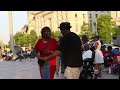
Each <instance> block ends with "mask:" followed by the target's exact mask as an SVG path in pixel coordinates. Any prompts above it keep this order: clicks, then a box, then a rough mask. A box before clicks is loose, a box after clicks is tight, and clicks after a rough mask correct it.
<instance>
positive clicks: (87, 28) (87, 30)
mask: <svg viewBox="0 0 120 90" xmlns="http://www.w3.org/2000/svg"><path fill="white" fill-rule="evenodd" d="M82 35H87V36H88V37H89V38H92V37H93V36H94V35H95V34H94V33H92V26H91V25H89V24H88V23H83V25H82V26H81V35H80V34H79V36H80V38H81V37H82Z"/></svg>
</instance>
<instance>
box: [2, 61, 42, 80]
mask: <svg viewBox="0 0 120 90" xmlns="http://www.w3.org/2000/svg"><path fill="white" fill-rule="evenodd" d="M0 79H40V73H39V68H38V64H37V62H36V61H15V62H14V61H2V62H0Z"/></svg>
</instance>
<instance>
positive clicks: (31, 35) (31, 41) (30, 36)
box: [29, 30, 38, 47]
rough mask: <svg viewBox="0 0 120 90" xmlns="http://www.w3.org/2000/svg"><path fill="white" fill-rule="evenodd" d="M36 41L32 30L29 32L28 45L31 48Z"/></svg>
mask: <svg viewBox="0 0 120 90" xmlns="http://www.w3.org/2000/svg"><path fill="white" fill-rule="evenodd" d="M37 40H38V36H37V33H36V32H35V31H34V30H31V32H30V35H29V41H30V45H31V46H32V47H33V46H34V45H35V43H36V41H37Z"/></svg>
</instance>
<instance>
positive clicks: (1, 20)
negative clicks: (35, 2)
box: [0, 11, 27, 43]
mask: <svg viewBox="0 0 120 90" xmlns="http://www.w3.org/2000/svg"><path fill="white" fill-rule="evenodd" d="M12 18H13V34H15V33H16V32H17V31H20V29H21V28H22V27H23V26H24V25H25V24H27V11H12ZM8 22H9V21H8V11H0V39H1V40H3V41H4V43H7V42H8V41H9V39H10V34H9V23H8Z"/></svg>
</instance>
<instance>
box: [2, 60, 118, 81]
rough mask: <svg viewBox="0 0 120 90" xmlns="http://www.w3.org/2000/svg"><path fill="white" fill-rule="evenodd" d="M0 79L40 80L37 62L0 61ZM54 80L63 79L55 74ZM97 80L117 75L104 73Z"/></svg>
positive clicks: (113, 77)
mask: <svg viewBox="0 0 120 90" xmlns="http://www.w3.org/2000/svg"><path fill="white" fill-rule="evenodd" d="M0 79H41V77H40V73H39V67H38V64H37V61H35V60H27V61H26V60H23V61H19V60H18V61H15V62H14V61H0ZM54 79H64V77H63V75H61V74H60V75H59V76H57V75H56V74H55V76H54ZM98 79H118V75H116V74H115V75H112V74H108V72H104V73H103V76H102V77H101V78H98Z"/></svg>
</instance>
